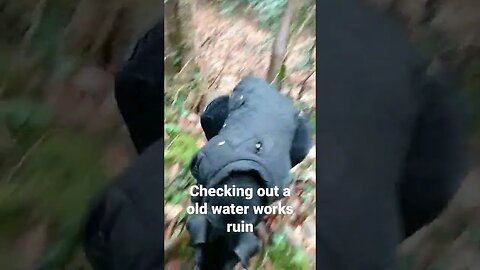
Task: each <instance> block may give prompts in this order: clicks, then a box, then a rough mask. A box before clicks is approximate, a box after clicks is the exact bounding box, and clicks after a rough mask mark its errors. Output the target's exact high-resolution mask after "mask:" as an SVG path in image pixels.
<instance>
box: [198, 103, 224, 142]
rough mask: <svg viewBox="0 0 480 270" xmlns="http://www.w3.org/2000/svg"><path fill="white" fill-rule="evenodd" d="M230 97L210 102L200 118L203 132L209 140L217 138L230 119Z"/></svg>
mask: <svg viewBox="0 0 480 270" xmlns="http://www.w3.org/2000/svg"><path fill="white" fill-rule="evenodd" d="M229 100H230V98H229V96H220V97H217V98H216V99H214V100H213V101H212V102H210V103H209V104H208V105H207V106H206V107H205V110H204V111H203V113H202V115H201V116H200V123H201V124H202V129H203V132H204V133H205V136H206V137H207V140H210V139H211V138H213V137H215V136H217V134H218V132H220V129H222V127H223V124H224V123H225V120H226V119H227V117H228V103H229Z"/></svg>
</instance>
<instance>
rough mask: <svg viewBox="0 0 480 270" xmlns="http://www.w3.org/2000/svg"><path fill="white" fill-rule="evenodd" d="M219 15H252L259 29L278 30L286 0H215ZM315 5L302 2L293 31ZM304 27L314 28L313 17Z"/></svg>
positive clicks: (295, 17)
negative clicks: (236, 12) (237, 13)
mask: <svg viewBox="0 0 480 270" xmlns="http://www.w3.org/2000/svg"><path fill="white" fill-rule="evenodd" d="M217 3H218V6H219V10H220V13H221V14H222V15H224V16H232V15H233V14H235V11H239V10H241V11H243V13H244V14H245V15H250V14H251V13H254V14H255V15H256V16H257V24H258V26H259V27H260V28H265V29H273V30H276V29H278V26H279V24H280V18H281V17H282V14H283V11H284V10H285V7H286V4H287V0H236V1H231V0H217ZM314 5H315V2H314V1H312V0H308V1H302V2H301V6H300V7H299V8H298V12H297V13H296V14H295V16H294V19H293V27H292V28H293V29H292V30H296V29H298V27H299V26H300V25H301V24H302V23H303V21H304V20H305V19H306V18H307V16H308V14H309V13H310V10H311V8H312V7H313V6H314ZM306 27H308V28H312V27H313V28H314V27H315V16H311V17H310V19H309V21H308V22H307V23H306Z"/></svg>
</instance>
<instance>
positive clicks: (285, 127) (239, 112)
mask: <svg viewBox="0 0 480 270" xmlns="http://www.w3.org/2000/svg"><path fill="white" fill-rule="evenodd" d="M207 109H208V108H207ZM300 121H301V120H299V112H298V111H297V110H296V109H295V107H294V106H293V103H292V101H291V100H290V99H289V98H287V97H285V96H283V95H281V94H280V93H279V92H278V91H277V90H276V89H275V88H274V87H272V86H271V85H269V84H268V83H267V82H266V81H265V80H263V79H260V78H258V77H253V76H249V77H246V78H244V79H243V80H242V81H241V82H240V83H239V84H238V85H237V86H236V87H235V89H234V90H233V93H232V95H231V96H230V98H229V103H228V117H227V118H226V120H225V122H224V123H223V128H222V129H221V130H220V132H219V133H218V135H217V136H215V137H213V138H211V140H210V141H208V143H207V144H206V145H205V146H204V147H203V148H202V149H201V150H200V151H199V152H198V153H197V154H196V156H195V157H194V158H193V161H192V167H191V169H192V174H193V176H194V177H195V178H196V179H197V182H198V184H199V185H203V186H205V187H215V186H218V185H220V184H221V181H222V179H224V178H225V177H226V176H227V175H228V174H230V173H231V172H232V171H235V172H248V171H255V172H256V173H258V174H259V175H260V179H261V180H262V184H263V186H264V187H274V186H277V187H279V188H280V189H283V188H284V187H286V186H287V184H288V182H289V170H290V168H291V167H292V162H291V160H290V149H291V148H292V145H293V144H294V138H295V132H296V129H297V127H298V126H299V122H300ZM305 154H306V152H305ZM304 157H305V155H304V156H303V157H302V159H303V158H304ZM270 202H271V199H270Z"/></svg>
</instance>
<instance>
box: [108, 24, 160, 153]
mask: <svg viewBox="0 0 480 270" xmlns="http://www.w3.org/2000/svg"><path fill="white" fill-rule="evenodd" d="M162 94H163V21H161V22H159V23H157V24H156V25H155V26H154V27H153V28H152V29H150V30H149V31H148V32H147V33H146V34H145V36H144V37H142V38H141V39H140V40H139V41H138V42H137V44H136V46H135V49H134V51H133V53H132V55H131V56H130V57H129V59H128V60H127V62H126V63H125V65H124V66H123V67H122V68H121V70H120V71H119V72H118V73H117V75H116V76H115V99H116V101H117V105H118V107H119V109H120V113H121V115H122V117H123V119H124V121H125V123H126V125H127V127H128V130H129V132H130V136H131V138H132V140H133V143H134V145H135V147H136V149H137V152H138V153H142V152H143V151H144V150H145V148H147V147H148V146H149V145H151V144H152V143H153V142H155V141H156V140H158V139H160V138H162V137H163V130H162V126H163V122H162V121H163V95H162Z"/></svg>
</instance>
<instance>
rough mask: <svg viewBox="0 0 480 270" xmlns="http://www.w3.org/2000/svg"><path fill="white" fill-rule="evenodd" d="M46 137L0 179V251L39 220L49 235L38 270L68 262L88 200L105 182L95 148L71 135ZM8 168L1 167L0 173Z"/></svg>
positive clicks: (82, 137)
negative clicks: (49, 240)
mask: <svg viewBox="0 0 480 270" xmlns="http://www.w3.org/2000/svg"><path fill="white" fill-rule="evenodd" d="M51 134H52V135H50V136H47V137H46V138H45V139H44V140H43V141H42V142H41V143H40V144H39V145H38V146H37V147H36V148H32V149H31V152H30V153H29V155H25V156H24V161H23V162H20V161H17V164H18V165H19V167H18V170H16V171H15V173H14V174H12V178H11V179H10V180H9V181H6V179H2V180H1V181H0V224H1V225H0V239H2V243H1V244H0V248H1V247H2V246H3V245H8V243H9V242H10V241H13V240H14V237H16V236H17V235H18V234H19V233H20V232H22V230H23V229H25V228H26V226H27V225H28V224H29V222H30V221H31V220H32V218H36V217H41V218H42V220H45V221H47V222H48V224H49V225H50V228H51V229H52V230H51V232H52V233H53V234H52V235H50V236H51V237H52V239H51V240H52V244H53V248H52V249H50V250H49V252H48V254H47V256H45V257H44V258H43V260H44V262H43V263H44V264H45V267H43V268H41V269H61V266H62V265H64V264H65V263H66V262H67V260H69V258H70V257H71V255H72V254H73V250H74V249H75V248H76V247H77V245H78V243H79V239H78V237H79V226H80V224H81V221H82V218H83V216H84V213H85V210H86V207H87V205H88V201H89V200H90V198H91V196H92V195H94V194H96V192H97V191H98V190H99V188H100V187H101V186H103V185H104V184H105V181H106V176H105V173H104V168H103V166H102V165H101V158H102V156H101V154H100V152H99V149H101V147H100V145H99V144H97V143H95V141H94V140H92V139H86V138H85V137H84V136H81V135H79V134H76V133H73V132H67V131H64V132H60V131H52V132H51ZM14 168H15V166H11V168H3V169H2V173H1V175H2V176H3V175H11V172H12V170H13V169H14Z"/></svg>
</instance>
